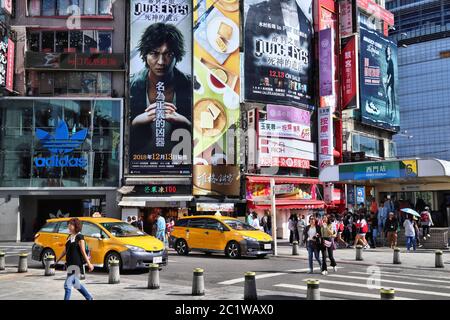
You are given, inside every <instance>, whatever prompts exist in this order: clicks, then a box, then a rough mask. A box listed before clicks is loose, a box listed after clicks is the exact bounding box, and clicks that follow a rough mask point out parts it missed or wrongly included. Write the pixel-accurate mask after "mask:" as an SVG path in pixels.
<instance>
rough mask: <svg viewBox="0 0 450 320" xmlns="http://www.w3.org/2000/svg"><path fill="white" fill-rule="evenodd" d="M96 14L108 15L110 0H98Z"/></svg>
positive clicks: (109, 12)
mask: <svg viewBox="0 0 450 320" xmlns="http://www.w3.org/2000/svg"><path fill="white" fill-rule="evenodd" d="M98 14H100V15H109V14H112V12H111V0H98Z"/></svg>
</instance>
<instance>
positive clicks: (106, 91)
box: [97, 72, 112, 96]
mask: <svg viewBox="0 0 450 320" xmlns="http://www.w3.org/2000/svg"><path fill="white" fill-rule="evenodd" d="M111 76H112V74H111V72H99V73H98V80H97V95H100V96H110V95H111V90H112V81H111Z"/></svg>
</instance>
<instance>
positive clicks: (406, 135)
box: [386, 0, 450, 160]
mask: <svg viewBox="0 0 450 320" xmlns="http://www.w3.org/2000/svg"><path fill="white" fill-rule="evenodd" d="M386 6H387V7H388V8H389V10H391V11H392V13H394V15H395V30H391V32H390V34H391V36H392V37H393V38H394V39H396V40H397V41H398V44H399V46H398V47H399V50H398V68H399V79H400V85H399V103H400V117H401V119H402V122H401V126H400V128H401V133H400V134H398V135H396V136H395V141H396V143H397V153H398V156H399V157H402V158H404V157H416V156H417V157H423V158H438V159H442V160H450V148H449V147H448V146H449V145H450V126H449V124H450V115H449V112H448V110H449V109H450V87H449V85H448V83H449V81H450V1H447V0H434V1H412V0H408V1H406V0H391V1H387V2H386Z"/></svg>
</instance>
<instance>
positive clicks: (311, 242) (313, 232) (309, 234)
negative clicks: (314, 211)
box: [303, 215, 322, 273]
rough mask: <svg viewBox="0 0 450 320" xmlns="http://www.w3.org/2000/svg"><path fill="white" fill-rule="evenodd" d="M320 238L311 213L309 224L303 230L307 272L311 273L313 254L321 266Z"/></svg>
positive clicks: (318, 229) (319, 232)
mask: <svg viewBox="0 0 450 320" xmlns="http://www.w3.org/2000/svg"><path fill="white" fill-rule="evenodd" d="M321 238H322V236H321V230H320V227H319V226H318V225H317V220H316V219H315V218H314V216H312V215H311V216H310V217H309V225H308V226H306V228H305V230H304V231H303V240H304V242H305V243H306V249H307V250H308V262H309V273H313V255H314V257H315V258H316V260H317V262H318V263H319V267H320V268H322V261H321V260H320V256H319V250H320V246H321Z"/></svg>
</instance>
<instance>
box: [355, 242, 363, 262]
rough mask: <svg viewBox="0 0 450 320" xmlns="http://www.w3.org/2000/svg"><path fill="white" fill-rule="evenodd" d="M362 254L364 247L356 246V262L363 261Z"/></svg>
mask: <svg viewBox="0 0 450 320" xmlns="http://www.w3.org/2000/svg"><path fill="white" fill-rule="evenodd" d="M362 252H363V247H362V246H361V245H357V246H356V258H355V259H356V261H362V260H363V256H362Z"/></svg>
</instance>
